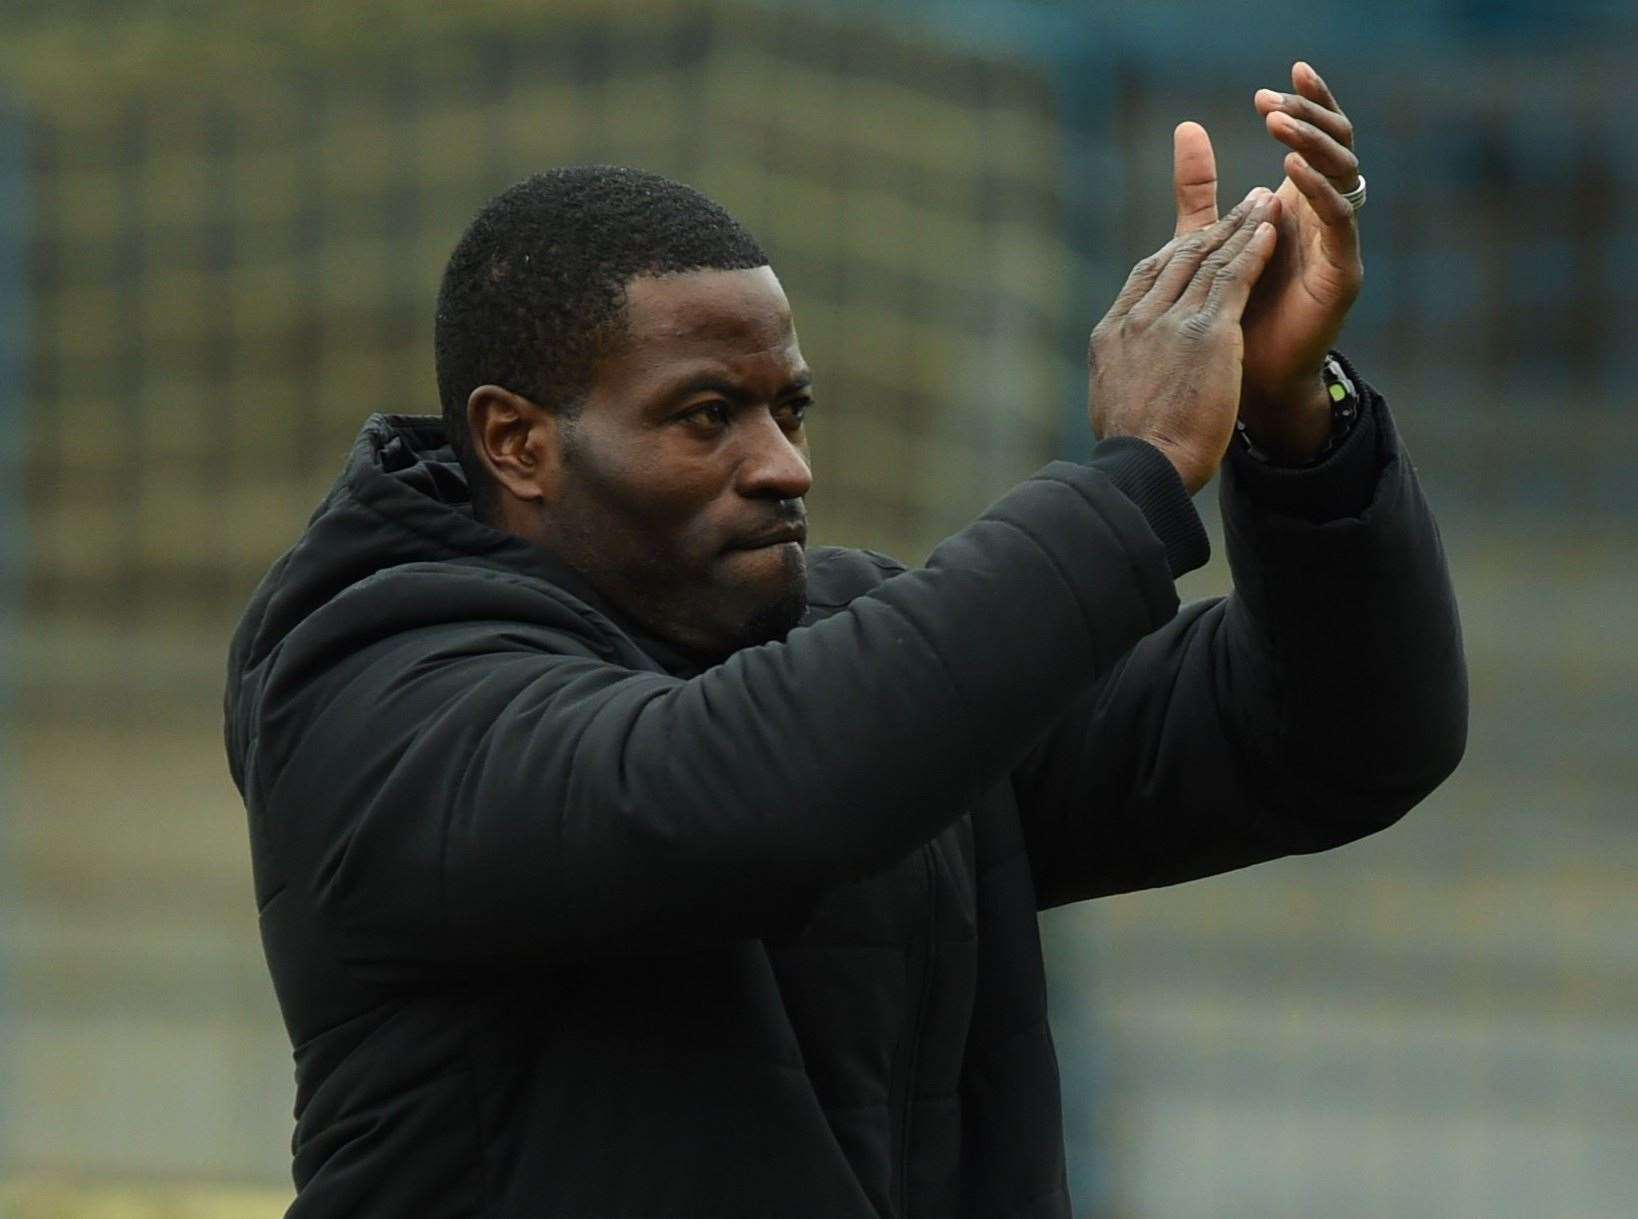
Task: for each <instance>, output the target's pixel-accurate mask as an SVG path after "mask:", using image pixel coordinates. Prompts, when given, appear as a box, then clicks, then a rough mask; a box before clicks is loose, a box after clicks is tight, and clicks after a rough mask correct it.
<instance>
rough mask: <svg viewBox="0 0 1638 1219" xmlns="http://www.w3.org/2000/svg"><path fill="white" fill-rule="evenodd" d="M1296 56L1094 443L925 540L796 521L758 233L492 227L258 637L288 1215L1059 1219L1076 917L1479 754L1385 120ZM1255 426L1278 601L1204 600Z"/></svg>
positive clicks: (804, 469) (649, 226) (1238, 560)
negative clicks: (1390, 274) (1057, 942)
mask: <svg viewBox="0 0 1638 1219" xmlns="http://www.w3.org/2000/svg"><path fill="white" fill-rule="evenodd" d="M1293 83H1294V85H1295V92H1292V93H1287V94H1267V93H1264V94H1259V95H1258V107H1259V109H1260V110H1262V111H1263V112H1264V113H1265V115H1266V116H1267V117H1266V121H1267V122H1268V125H1269V129H1270V131H1271V133H1272V134H1274V135H1275V136H1276V137H1278V138H1279V139H1281V140H1283V141H1285V142H1286V143H1287V144H1289V145H1290V146H1291V148H1292V150H1293V151H1292V154H1291V156H1290V157H1289V158H1288V160H1287V171H1288V173H1289V175H1290V176H1289V178H1288V179H1287V181H1286V183H1285V184H1284V185H1282V187H1281V189H1280V191H1279V193H1278V194H1277V195H1271V194H1270V193H1269V192H1267V191H1260V192H1254V193H1253V195H1251V196H1249V197H1248V198H1247V200H1246V201H1244V202H1243V203H1242V204H1241V205H1240V206H1239V207H1238V208H1236V209H1234V210H1233V211H1231V212H1230V213H1229V214H1228V215H1227V216H1226V217H1224V218H1223V219H1221V220H1219V219H1218V217H1217V210H1216V198H1215V196H1216V183H1215V170H1214V168H1213V164H1212V156H1211V149H1210V145H1209V143H1208V142H1207V141H1206V139H1205V133H1204V132H1203V131H1202V130H1201V129H1200V128H1198V127H1195V126H1192V125H1185V126H1184V127H1182V128H1180V129H1179V132H1178V136H1177V181H1178V198H1179V216H1180V218H1179V236H1178V237H1177V238H1176V239H1175V240H1174V241H1173V242H1172V243H1170V244H1168V245H1167V246H1166V247H1165V248H1164V249H1163V250H1162V251H1161V252H1160V253H1159V254H1157V255H1156V256H1155V257H1154V258H1151V259H1147V260H1145V261H1144V262H1143V263H1140V264H1139V265H1138V267H1137V268H1136V269H1135V270H1134V272H1133V274H1132V277H1131V278H1130V279H1129V280H1128V282H1127V284H1126V287H1125V288H1124V289H1123V290H1122V292H1121V294H1120V296H1119V298H1118V299H1117V301H1116V303H1115V305H1114V307H1113V308H1112V309H1111V311H1110V313H1109V315H1108V317H1106V318H1105V319H1104V321H1103V322H1102V323H1101V324H1100V325H1099V327H1098V328H1097V330H1096V331H1095V332H1094V335H1093V341H1092V360H1093V410H1092V421H1093V429H1094V431H1095V432H1096V433H1097V434H1098V435H1099V436H1100V437H1102V440H1101V442H1100V443H1098V444H1097V446H1096V447H1095V448H1094V449H1093V450H1092V455H1091V457H1090V459H1089V460H1088V461H1087V462H1086V463H1084V464H1075V463H1067V462H1058V463H1054V464H1052V465H1049V466H1048V467H1046V468H1045V469H1044V470H1043V471H1041V472H1040V473H1039V474H1038V475H1036V476H1035V477H1034V478H1032V479H1030V480H1029V481H1027V482H1025V483H1023V484H1022V485H1020V486H1019V487H1018V488H1016V489H1015V490H1014V491H1012V492H1011V493H1009V494H1008V495H1006V496H1005V497H1003V498H1002V499H1001V500H1000V501H999V502H998V503H997V504H996V505H995V506H994V507H993V508H992V509H991V510H990V511H989V512H988V513H986V514H985V515H984V516H983V517H982V518H981V519H980V520H979V521H977V522H975V523H974V524H973V525H972V526H970V527H969V528H967V529H964V530H962V531H961V532H960V533H957V534H956V535H954V536H953V537H951V538H950V539H948V540H947V541H946V542H944V543H943V544H942V545H940V546H939V547H938V548H937V549H936V550H935V551H934V553H933V555H932V556H931V558H930V559H929V560H928V562H927V564H926V566H925V567H923V568H921V569H918V570H914V571H905V570H903V569H901V568H899V567H898V566H897V565H896V564H893V563H891V562H890V561H888V560H885V559H882V558H879V557H877V556H873V555H869V554H864V553H860V552H852V551H842V550H836V549H831V548H820V547H815V548H812V549H809V548H807V547H806V546H805V541H806V532H805V521H804V514H803V507H802V505H803V497H804V496H805V495H806V493H807V491H808V489H809V486H810V482H811V477H810V471H809V464H808V452H807V442H806V438H805V432H804V419H805V416H806V414H807V412H808V411H809V409H810V408H812V405H813V378H812V376H811V374H810V371H809V369H808V367H807V365H806V364H805V362H804V361H803V358H802V355H801V351H800V348H799V346H798V343H797V338H796V332H795V330H794V329H793V327H792V324H791V317H790V313H789V309H788V306H787V304H786V302H785V298H784V295H783V293H782V291H781V289H780V286H779V282H778V280H777V279H776V278H775V277H774V275H773V272H772V270H771V269H770V268H769V267H768V266H767V260H766V258H765V257H764V256H763V254H762V252H761V250H760V249H758V247H757V246H756V243H755V242H754V241H753V240H752V239H751V237H750V236H749V235H748V234H747V233H746V232H745V231H744V230H743V229H742V228H741V227H740V226H739V225H738V224H736V223H735V222H734V221H733V220H732V219H731V218H730V217H729V216H728V215H727V214H726V213H724V212H723V211H722V210H721V209H720V208H718V207H716V206H715V205H714V204H711V203H710V202H708V201H707V200H705V199H703V198H702V197H700V196H699V195H697V194H695V193H694V192H692V191H690V190H688V189H687V188H684V187H680V186H678V185H676V184H675V183H670V182H667V181H665V180H663V179H659V178H654V177H652V176H649V175H645V174H639V173H635V172H632V171H627V170H611V169H589V170H567V171H559V172H555V173H551V174H546V175H543V176H541V177H538V178H534V179H531V180H530V181H528V182H525V183H523V184H521V185H520V186H518V187H515V188H513V189H512V190H510V191H508V192H506V193H505V194H503V195H502V196H500V197H499V198H498V199H497V200H495V201H494V202H492V203H491V204H490V205H489V206H488V207H487V208H486V209H485V210H484V212H483V213H482V214H481V215H480V216H479V217H478V219H477V220H476V221H475V222H474V223H473V225H472V227H471V228H470V229H469V230H468V232H467V233H466V235H465V236H464V237H463V238H462V239H461V242H460V244H459V246H458V247H457V248H456V250H455V253H454V255H453V257H452V258H451V260H450V264H449V268H448V270H447V272H446V274H445V278H444V283H443V287H442V290H441V293H440V298H439V312H438V326H437V355H438V379H439V389H440V393H441V396H442V398H443V404H444V416H443V419H442V420H438V419H432V418H413V417H403V416H375V417H373V418H372V419H371V420H370V421H369V422H368V423H367V424H366V426H365V429H364V431H363V433H362V435H361V436H360V438H359V441H358V443H357V445H356V446H355V448H354V451H353V455H352V458H351V459H350V461H349V464H348V467H347V470H346V472H345V473H344V474H343V476H342V478H341V480H340V482H338V483H337V485H336V487H335V489H334V491H333V492H332V493H331V494H330V496H329V497H328V498H327V499H326V500H325V502H324V503H323V505H321V507H320V508H319V510H318V512H317V513H316V514H315V516H314V518H313V520H312V521H311V522H310V524H309V526H308V529H307V531H306V533H305V535H304V536H303V537H302V539H301V540H300V541H299V542H298V543H297V544H296V546H295V547H294V548H293V549H292V550H291V551H290V552H289V553H288V554H287V555H285V556H284V557H283V558H282V559H281V560H279V562H278V563H277V564H276V565H275V567H274V568H273V570H272V572H270V574H269V575H268V577H267V579H266V580H265V581H264V583H263V585H262V587H261V588H260V590H259V591H258V592H257V594H256V597H255V599H254V601H253V602H252V605H251V607H250V609H249V611H248V613H247V615H246V617H245V620H244V623H243V624H242V625H241V628H240V630H239V632H238V634H237V636H236V638H235V641H234V645H233V653H232V658H231V673H230V679H229V689H228V699H227V718H228V723H227V737H228V749H229V754H230V758H231V761H232V767H233V773H234V778H235V780H236V782H237V783H238V784H239V786H240V789H241V790H242V792H243V793H244V796H245V801H246V805H247V808H248V810H249V813H250V823H251V839H252V850H253V859H254V863H255V873H256V891H257V900H258V903H259V907H260V911H261V920H262V930H263V936H264V941H265V945H266V950H267V955H268V960H269V964H270V966H271V969H272V972H273V977H274V981H275V984H276V988H277V991H278V995H279V1001H280V1004H281V1006H282V1008H283V1011H284V1015H285V1019H286V1022H287V1025H288V1028H289V1032H290V1036H291V1039H292V1042H293V1044H294V1046H295V1055H296V1064H297V1067H296V1074H297V1085H298V1095H297V1102H296V1113H297V1127H296V1134H295V1140H294V1153H295V1169H294V1171H295V1179H296V1184H297V1189H298V1195H297V1200H296V1202H295V1204H294V1206H293V1208H292V1210H291V1214H292V1215H298V1216H342V1215H347V1216H365V1215H382V1216H388V1215H392V1216H405V1215H415V1216H423V1217H432V1216H446V1215H447V1216H455V1215H462V1216H475V1215H481V1216H553V1217H556V1219H594V1217H595V1219H645V1217H658V1216H668V1217H681V1216H700V1217H706V1216H710V1217H714V1219H732V1217H739V1216H744V1217H749V1216H772V1215H778V1216H787V1217H791V1219H805V1217H812V1219H820V1217H823V1219H864V1217H867V1216H888V1215H897V1216H911V1215H914V1216H930V1217H931V1216H940V1217H943V1216H986V1217H996V1216H1015V1217H1022V1216H1065V1215H1068V1214H1069V1213H1070V1204H1069V1200H1068V1197H1067V1194H1066V1191H1065V1186H1064V1164H1063V1144H1062V1134H1061V1129H1060V1122H1059V1103H1058V1079H1057V1070H1056V1064H1055V1060H1054V1058H1053V1050H1052V1043H1051V1038H1050V1034H1049V1032H1048V1029H1047V1025H1046V1018H1045V1013H1046V1004H1045V994H1044V980H1043V977H1042V966H1041V955H1040V946H1039V941H1038V939H1037V933H1036V912H1037V910H1038V909H1039V908H1041V907H1045V906H1050V905H1055V904H1059V903H1063V902H1068V901H1074V900H1079V899H1083V898H1087V897H1092V896H1096V895H1098V894H1103V893H1112V892H1118V891H1122V890H1129V889H1134V888H1140V887H1144V886H1151V885H1160V884H1170V883H1174V882H1177V881H1181V880H1184V879H1188V878H1190V877H1197V876H1204V875H1208V874H1211V873H1215V872H1221V871H1224V870H1226V869H1230V868H1236V867H1241V866H1244V865H1246V864H1249V863H1252V862H1255V861H1258V860H1264V859H1270V858H1273V857H1276V856H1279V855H1283V854H1287V853H1290V852H1294V851H1314V850H1320V849H1323V848H1326V847H1329V846H1333V845H1336V844H1338V843H1341V842H1345V841H1348V840H1350V839H1353V838H1357V837H1359V836H1360V835H1362V834H1366V833H1369V832H1371V831H1373V830H1376V829H1379V828H1381V827H1383V826H1385V825H1387V824H1389V823H1390V822H1392V821H1393V820H1395V819H1396V818H1397V817H1399V816H1400V815H1402V814H1403V813H1404V812H1405V811H1406V810H1407V809H1408V808H1410V807H1411V806H1412V805H1413V804H1415V803H1416V802H1417V801H1418V800H1419V799H1421V798H1422V796H1423V795H1425V794H1426V793H1427V792H1428V791H1429V790H1431V789H1432V788H1433V787H1434V786H1435V785H1436V784H1437V783H1438V782H1439V781H1440V780H1441V779H1442V778H1443V777H1444V776H1445V775H1447V774H1448V773H1449V772H1450V770H1451V769H1452V768H1453V767H1454V766H1455V765H1456V762H1457V760H1458V758H1459V756H1460V753H1461V750H1462V745H1463V740H1464V733H1465V708H1466V692H1465V679H1464V671H1463V662H1462V656H1461V647H1460V640H1459V634H1458V629H1457V623H1456V618H1455V611H1454V603H1453V599H1452V595H1451V591H1450V588H1449V585H1448V582H1447V579H1446V574H1445V569H1444V563H1443V558H1442V556H1441V553H1440V548H1439V543H1438V538H1437V533H1436V531H1435V528H1434V525H1433V522H1432V519H1431V517H1430V516H1429V514H1428V511H1427V508H1426V506H1425V504H1424V503H1423V501H1422V498H1421V495H1420V492H1419V491H1418V489H1417V484H1416V480H1415V476H1414V474H1413V472H1412V470H1411V467H1410V465H1409V463H1408V461H1407V460H1406V459H1405V457H1404V455H1403V452H1402V450H1401V448H1400V446H1399V441H1398V439H1397V436H1396V433H1395V431H1394V427H1393V423H1392V420H1391V419H1390V417H1389V415H1388V412H1387V408H1386V406H1385V405H1384V404H1383V403H1382V401H1381V399H1380V398H1378V397H1377V396H1376V395H1375V394H1374V393H1373V392H1372V391H1371V390H1370V389H1369V388H1368V387H1366V386H1364V385H1363V383H1362V382H1359V381H1358V380H1357V379H1356V378H1355V377H1354V376H1353V374H1352V371H1351V369H1348V368H1347V367H1346V366H1345V365H1342V364H1340V363H1337V362H1335V361H1327V358H1326V354H1325V353H1326V351H1327V349H1328V348H1329V346H1330V344H1331V341H1332V340H1333V339H1334V338H1335V336H1336V333H1337V330H1338V328H1339V327H1340V325H1341V321H1342V318H1343V315H1344V314H1345V312H1346V310H1347V308H1348V305H1349V304H1350V303H1351V301H1352V299H1353V297H1354V295H1355V293H1356V292H1357V289H1358V285H1359V258H1358V246H1357V234H1356V229H1355V224H1354V217H1353V211H1354V206H1353V205H1352V204H1351V203H1350V201H1349V199H1348V198H1346V197H1345V192H1350V191H1353V190H1354V189H1355V188H1356V182H1357V172H1356V167H1355V165H1354V162H1353V156H1352V153H1351V151H1350V150H1349V145H1350V143H1351V136H1350V133H1349V131H1348V129H1347V126H1346V119H1345V118H1343V116H1342V114H1341V112H1340V110H1339V109H1338V108H1337V107H1336V104H1335V102H1334V100H1333V99H1332V98H1331V96H1330V94H1329V92H1328V91H1327V90H1326V89H1325V87H1324V85H1323V84H1322V83H1321V82H1320V81H1319V78H1318V77H1317V76H1315V75H1314V74H1313V73H1312V71H1311V70H1310V69H1308V68H1307V67H1306V66H1305V65H1298V67H1297V68H1296V69H1295V70H1294V72H1293ZM1254 287H1255V288H1256V292H1257V294H1256V295H1255V296H1253V295H1252V293H1253V288H1254ZM1248 302H1249V305H1248ZM1327 370H1328V371H1327ZM1332 386H1335V389H1334V390H1333V389H1332ZM1237 417H1238V420H1239V422H1240V423H1241V424H1243V426H1244V438H1243V439H1240V440H1235V439H1233V437H1234V431H1235V423H1236V418H1237ZM1225 452H1227V453H1228V456H1227V459H1226V478H1225V484H1224V490H1223V500H1224V516H1225V521H1226V525H1227V534H1228V542H1229V552H1230V558H1231V560H1232V563H1233V567H1234V573H1235V581H1236V589H1237V591H1236V592H1235V593H1234V594H1233V595H1232V596H1230V597H1228V598H1226V599H1220V600H1217V601H1214V602H1209V603H1205V604H1200V605H1193V606H1190V607H1188V608H1187V609H1184V610H1182V611H1181V612H1179V609H1178V603H1177V597H1176V593H1175V591H1174V588H1173V583H1172V582H1173V578H1174V577H1175V576H1176V575H1177V574H1178V573H1180V572H1182V571H1184V570H1187V569H1188V568H1190V567H1193V566H1196V565H1198V564H1199V563H1200V562H1201V561H1203V559H1204V556H1205V552H1206V542H1205V536H1204V532H1203V530H1202V529H1201V526H1200V522H1199V520H1198V518H1197V517H1196V516H1195V514H1194V511H1193V508H1192V506H1191V504H1190V502H1189V496H1190V495H1191V494H1192V493H1193V492H1195V491H1197V490H1199V489H1200V487H1202V486H1203V485H1204V484H1205V483H1206V482H1207V481H1208V480H1209V479H1210V477H1211V476H1212V474H1213V472H1214V471H1215V470H1216V469H1217V467H1218V465H1219V463H1220V462H1224V461H1225Z"/></svg>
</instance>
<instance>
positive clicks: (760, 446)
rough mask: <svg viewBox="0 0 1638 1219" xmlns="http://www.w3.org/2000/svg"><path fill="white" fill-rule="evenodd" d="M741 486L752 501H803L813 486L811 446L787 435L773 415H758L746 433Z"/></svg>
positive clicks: (744, 494)
mask: <svg viewBox="0 0 1638 1219" xmlns="http://www.w3.org/2000/svg"><path fill="white" fill-rule="evenodd" d="M742 436H743V440H744V445H745V448H744V451H743V452H742V454H741V455H740V460H739V466H738V477H737V480H736V481H737V486H738V490H739V493H740V494H741V495H743V496H745V497H746V498H748V499H801V498H802V497H803V496H804V495H806V494H807V493H808V490H809V488H811V487H812V486H813V471H812V470H811V469H810V468H809V466H808V442H807V440H806V439H805V438H804V437H803V435H802V433H801V432H800V431H797V432H794V433H792V432H787V431H786V430H785V429H784V428H783V427H781V426H780V425H779V421H778V420H776V419H775V418H774V417H773V415H772V414H771V413H766V412H758V414H757V416H756V418H755V419H754V421H749V422H748V426H747V427H746V428H745V430H744V432H743V433H742Z"/></svg>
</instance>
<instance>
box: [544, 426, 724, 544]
mask: <svg viewBox="0 0 1638 1219" xmlns="http://www.w3.org/2000/svg"><path fill="white" fill-rule="evenodd" d="M675 447H676V446H667V445H662V444H659V443H653V444H648V445H637V444H634V445H632V446H630V447H628V448H625V449H623V450H615V449H612V448H601V449H597V450H593V451H588V452H586V453H583V454H579V455H577V460H576V462H575V464H576V466H577V467H579V470H580V473H581V476H582V478H583V479H584V482H585V484H586V487H587V489H588V490H589V491H591V493H592V494H593V495H595V497H596V498H597V500H598V501H600V502H601V503H602V504H603V505H604V507H605V509H606V510H607V512H608V513H609V515H610V516H612V517H613V518H614V520H615V522H616V527H617V528H619V529H620V530H621V531H622V532H625V533H628V534H629V535H630V536H631V538H632V540H633V541H634V542H636V543H638V544H639V545H640V546H641V547H642V548H643V549H645V550H646V551H648V552H649V553H650V554H654V553H656V552H658V553H660V554H670V555H691V554H695V553H697V552H703V551H707V550H709V551H710V552H712V553H714V552H715V550H716V549H717V548H718V547H719V546H720V544H721V536H722V533H721V530H720V529H719V528H718V527H717V523H716V521H715V518H714V516H713V513H712V508H713V506H714V505H715V504H716V503H717V502H718V499H719V496H718V494H717V492H718V491H720V486H719V485H718V483H719V480H717V479H716V478H715V476H714V473H713V471H711V470H710V469H708V468H707V467H705V466H704V465H703V464H702V463H701V462H699V461H698V460H697V459H694V458H693V457H692V455H691V454H689V453H687V452H676V451H672V450H673V449H674V448H675Z"/></svg>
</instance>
